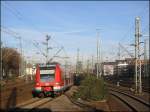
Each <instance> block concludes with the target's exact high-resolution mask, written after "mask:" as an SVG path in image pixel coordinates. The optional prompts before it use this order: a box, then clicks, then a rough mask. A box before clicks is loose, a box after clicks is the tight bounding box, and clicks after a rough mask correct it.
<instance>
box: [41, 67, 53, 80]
mask: <svg viewBox="0 0 150 112" xmlns="http://www.w3.org/2000/svg"><path fill="white" fill-rule="evenodd" d="M40 78H41V82H50V81H53V80H54V78H55V69H50V68H49V67H48V68H47V67H40Z"/></svg>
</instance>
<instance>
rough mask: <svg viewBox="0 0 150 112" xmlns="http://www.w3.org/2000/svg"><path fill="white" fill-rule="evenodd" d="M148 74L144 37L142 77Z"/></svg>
mask: <svg viewBox="0 0 150 112" xmlns="http://www.w3.org/2000/svg"><path fill="white" fill-rule="evenodd" d="M147 76H148V69H147V43H146V39H145V40H144V77H147Z"/></svg>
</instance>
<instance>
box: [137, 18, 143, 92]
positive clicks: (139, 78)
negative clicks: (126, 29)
mask: <svg viewBox="0 0 150 112" xmlns="http://www.w3.org/2000/svg"><path fill="white" fill-rule="evenodd" d="M140 37H141V32H140V18H139V17H136V18H135V92H136V93H139V94H141V93H142V80H141V60H140Z"/></svg>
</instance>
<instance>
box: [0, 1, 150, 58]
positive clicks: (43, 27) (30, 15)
mask: <svg viewBox="0 0 150 112" xmlns="http://www.w3.org/2000/svg"><path fill="white" fill-rule="evenodd" d="M148 9H149V5H148V1H123V2H121V1H106V2H105V1H100V2H98V1H93V2H92V1H71V2H69V1H57V2H54V1H49V2H46V1H43V2H42V1H38V2H37V1H26V2H24V1H15V2H9V1H7V2H2V7H1V24H2V27H7V28H9V29H11V30H12V31H15V32H17V33H19V35H20V36H21V37H22V38H23V39H24V41H23V48H24V52H25V54H26V55H31V56H32V55H33V51H34V52H36V48H35V47H34V46H33V44H32V42H33V40H36V41H37V42H39V43H40V42H42V41H44V39H45V35H46V34H49V35H51V36H52V38H53V40H55V41H57V42H58V43H59V44H60V45H63V46H64V47H65V50H66V52H67V54H68V55H69V56H71V57H72V60H75V56H76V53H77V48H80V51H81V55H82V57H84V58H83V59H85V60H86V59H87V58H89V57H90V56H91V55H94V56H96V36H97V32H96V29H97V28H98V29H100V39H101V43H102V45H101V46H102V50H103V56H104V59H105V57H109V58H110V60H111V59H112V58H113V57H114V56H116V54H117V49H118V48H117V45H118V42H121V43H122V44H123V45H126V44H131V43H133V42H134V23H135V22H134V20H135V17H136V16H140V17H141V21H142V22H141V26H142V27H141V28H142V33H143V34H149V31H148V29H149V28H148V27H149V26H148V24H149V15H148V14H149V10H148ZM2 41H3V43H4V45H5V46H11V47H18V40H17V39H15V38H14V37H13V36H12V35H8V34H7V33H4V32H2ZM50 43H51V45H52V46H56V43H54V42H53V41H51V42H50ZM29 49H30V50H29ZM55 51H56V49H54V50H52V51H50V52H51V54H50V55H52V54H53V53H54V52H55ZM61 55H63V53H62V54H61Z"/></svg>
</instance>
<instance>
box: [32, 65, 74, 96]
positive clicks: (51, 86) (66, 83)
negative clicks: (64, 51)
mask: <svg viewBox="0 0 150 112" xmlns="http://www.w3.org/2000/svg"><path fill="white" fill-rule="evenodd" d="M65 74H68V75H65ZM65 74H64V71H63V68H62V67H61V65H60V64H58V63H51V64H39V65H37V67H36V75H35V86H34V89H33V90H32V95H33V97H36V96H38V97H44V96H53V95H58V94H61V93H63V92H64V91H65V90H66V89H67V88H69V87H70V86H71V85H73V76H72V75H71V74H70V73H69V72H66V71H65Z"/></svg>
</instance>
